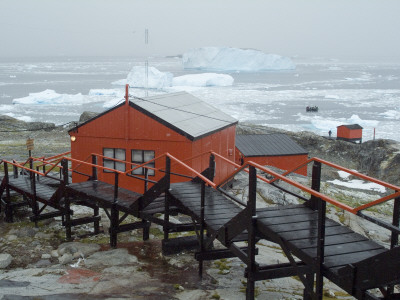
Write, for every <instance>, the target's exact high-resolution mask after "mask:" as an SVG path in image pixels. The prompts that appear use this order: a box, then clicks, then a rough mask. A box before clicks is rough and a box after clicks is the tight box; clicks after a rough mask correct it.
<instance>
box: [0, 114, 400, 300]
mask: <svg viewBox="0 0 400 300" xmlns="http://www.w3.org/2000/svg"><path fill="white" fill-rule="evenodd" d="M43 127H46V128H44V129H41V130H36V129H39V128H43ZM21 130H22V131H21ZM238 131H239V132H241V133H266V132H275V131H276V130H274V129H271V128H265V127H257V126H251V125H248V124H244V125H241V126H239V129H238ZM288 134H289V135H291V137H292V138H293V139H294V140H296V141H297V142H298V143H299V144H301V145H302V146H303V147H304V148H306V149H307V150H308V151H309V152H310V156H318V157H321V158H324V159H327V160H330V161H333V162H336V163H339V164H341V165H344V166H346V167H349V168H354V169H358V170H360V171H361V170H367V173H368V174H370V175H372V176H377V177H378V178H380V179H383V180H388V181H389V182H391V183H393V184H399V178H398V177H399V176H398V169H399V168H398V162H399V161H400V159H399V154H398V152H399V151H398V150H399V145H398V144H397V143H394V142H392V141H375V142H373V143H372V142H367V143H363V144H361V145H353V144H348V143H345V142H339V141H336V142H335V141H331V140H327V139H325V138H322V137H318V136H316V135H314V134H312V133H307V132H303V133H297V134H292V133H288ZM28 137H30V138H34V139H35V150H34V152H33V154H34V155H35V154H36V153H37V155H46V156H51V155H54V154H58V153H62V152H66V151H68V150H69V136H68V134H67V130H66V128H57V127H55V126H53V125H48V124H43V123H30V124H26V123H24V122H20V121H16V120H15V119H10V118H8V117H3V116H0V158H2V159H17V160H24V159H26V157H27V150H26V147H25V142H26V138H28ZM357 153H358V154H359V155H358V156H357ZM372 154H373V155H372ZM375 154H377V155H376V156H375ZM371 156H372V157H371ZM396 165H397V174H396V172H395V166H396ZM244 176H245V175H243V174H241V175H239V176H238V177H237V178H236V181H235V182H234V184H233V187H232V190H231V192H232V193H234V194H236V195H237V196H238V197H243V198H245V197H246V196H247V190H246V185H245V184H243V181H244ZM336 177H337V174H336V173H335V172H333V171H326V172H324V180H327V179H332V178H336ZM295 179H296V180H298V181H300V182H304V183H307V179H305V178H303V177H301V176H297V177H296V178H295ZM392 179H393V180H392ZM322 190H323V192H325V193H327V194H329V195H332V196H335V197H339V198H340V199H344V200H346V201H356V202H357V203H360V202H361V203H362V202H363V201H370V200H371V199H374V198H379V197H381V195H378V194H376V193H371V192H357V193H352V194H351V195H352V196H349V195H350V193H351V191H350V190H346V189H343V188H335V187H333V186H332V185H329V184H323V185H322ZM257 197H258V198H257V205H258V207H262V206H269V205H276V204H288V203H296V202H297V200H296V199H295V198H294V197H292V196H290V195H288V194H285V195H284V194H282V193H281V192H280V191H279V190H277V189H276V188H273V187H271V186H268V185H266V184H260V185H259V186H258V195H257ZM73 209H74V212H75V215H76V216H83V215H87V214H88V213H89V212H88V211H87V209H85V208H84V207H79V206H76V207H74V208H73ZM390 209H391V208H390V207H386V206H384V207H383V208H382V209H380V210H375V211H371V212H370V214H374V215H375V216H378V217H379V218H383V219H388V220H389V218H390V217H389V211H390ZM328 210H329V216H330V218H332V219H334V220H337V221H339V222H342V223H344V224H346V225H349V226H351V227H352V228H353V230H355V231H357V232H359V233H361V234H364V235H367V236H369V237H371V238H374V239H375V240H377V241H378V242H380V243H382V244H384V245H387V244H388V242H389V235H388V232H386V231H384V230H382V229H380V228H379V227H377V226H374V225H372V224H371V223H369V222H366V221H363V220H360V219H359V218H357V217H355V216H353V215H350V214H347V213H345V212H343V211H342V210H337V209H335V208H334V207H328ZM28 217H29V211H28V210H24V209H21V210H19V211H18V215H17V216H16V221H15V222H14V223H5V222H4V220H3V216H2V215H1V216H0V299H244V298H245V295H244V290H245V280H244V277H243V272H244V265H243V263H242V262H241V261H240V260H238V259H236V258H232V259H226V260H225V259H224V260H218V261H215V262H206V263H205V268H204V270H205V273H204V276H203V280H200V279H199V277H198V274H197V261H196V260H195V259H194V256H193V252H184V253H179V254H175V255H168V256H164V255H162V252H161V240H162V238H163V235H162V230H161V228H160V227H158V226H154V225H152V228H151V237H150V240H149V241H146V242H143V241H142V240H141V232H140V230H135V231H132V232H129V233H124V234H120V235H119V246H118V248H117V249H110V248H109V245H108V235H107V234H100V235H97V236H92V237H88V236H87V234H88V233H90V232H91V231H92V228H90V226H89V225H83V226H81V227H78V228H75V229H74V233H75V235H74V236H75V238H74V241H73V242H66V241H65V231H64V228H63V227H62V226H61V219H60V218H55V219H51V220H47V221H43V222H40V223H39V224H38V227H35V226H34V224H33V223H31V222H30V221H29V218H28ZM178 217H179V216H178ZM178 217H177V218H178ZM108 225H109V223H108V218H107V216H106V215H105V213H104V212H103V213H102V220H101V226H102V228H103V229H104V231H105V232H107V228H108ZM216 246H217V247H218V245H216ZM257 247H258V248H259V255H258V258H257V259H258V260H259V261H260V262H263V263H270V264H271V263H277V262H286V261H287V258H286V257H285V255H284V254H283V252H282V250H281V249H280V248H279V247H277V245H274V244H271V243H269V242H266V241H260V242H259V243H258V245H257ZM256 286H257V299H301V298H302V296H301V295H302V285H301V283H300V281H299V280H298V279H297V278H296V277H293V278H286V279H276V280H264V281H259V282H257V284H256ZM324 299H351V297H349V296H348V295H346V294H345V293H344V292H343V291H341V290H340V289H338V288H337V287H336V286H334V285H333V284H331V283H329V282H326V285H325V298H324Z"/></svg>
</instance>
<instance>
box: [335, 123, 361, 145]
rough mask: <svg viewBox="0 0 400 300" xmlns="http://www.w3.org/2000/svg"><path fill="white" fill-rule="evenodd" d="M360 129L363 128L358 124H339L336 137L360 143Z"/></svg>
mask: <svg viewBox="0 0 400 300" xmlns="http://www.w3.org/2000/svg"><path fill="white" fill-rule="evenodd" d="M362 130H363V128H362V127H361V126H360V125H358V124H352V125H340V126H338V127H337V134H336V136H337V138H336V139H338V140H344V141H348V142H353V143H360V144H361V142H362Z"/></svg>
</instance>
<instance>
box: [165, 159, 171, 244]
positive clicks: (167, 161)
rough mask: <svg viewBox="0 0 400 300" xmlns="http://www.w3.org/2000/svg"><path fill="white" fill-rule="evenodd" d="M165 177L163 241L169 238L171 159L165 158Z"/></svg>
mask: <svg viewBox="0 0 400 300" xmlns="http://www.w3.org/2000/svg"><path fill="white" fill-rule="evenodd" d="M165 176H167V177H166V178H167V192H166V193H165V201H164V206H165V208H164V210H165V211H164V228H163V231H164V240H165V241H167V240H168V238H169V226H168V223H169V196H168V190H169V188H170V183H171V159H170V158H169V157H168V156H167V157H166V158H165Z"/></svg>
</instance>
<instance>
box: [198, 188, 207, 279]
mask: <svg viewBox="0 0 400 300" xmlns="http://www.w3.org/2000/svg"><path fill="white" fill-rule="evenodd" d="M205 199H206V184H205V182H204V181H202V182H201V196H200V253H203V252H204V204H205ZM199 276H200V278H202V277H203V259H202V258H200V259H199Z"/></svg>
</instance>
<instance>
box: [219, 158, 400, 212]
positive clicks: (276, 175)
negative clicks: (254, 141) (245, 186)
mask: <svg viewBox="0 0 400 300" xmlns="http://www.w3.org/2000/svg"><path fill="white" fill-rule="evenodd" d="M212 154H214V155H216V156H218V157H220V158H221V159H223V160H225V161H226V162H228V163H230V164H231V165H233V166H235V167H237V168H238V169H237V170H235V172H233V173H232V174H230V175H229V176H227V177H226V178H224V179H223V180H221V181H220V183H219V184H218V186H220V185H221V184H223V183H225V182H226V181H228V180H229V179H230V178H232V177H233V176H235V175H236V174H237V173H239V172H240V171H242V170H244V171H246V172H248V170H247V169H246V167H245V166H246V165H244V166H239V165H238V164H236V163H234V162H232V161H231V160H229V159H227V158H225V157H223V156H221V155H220V154H218V153H215V152H212ZM314 161H317V162H320V163H322V164H324V165H327V166H330V167H332V168H335V169H338V170H341V171H345V172H347V173H349V174H352V175H354V176H357V177H359V178H362V179H364V180H368V181H371V182H374V183H377V184H380V185H382V186H384V187H386V188H389V189H392V190H394V191H396V192H395V193H393V194H391V195H388V196H385V197H382V198H379V199H377V200H375V201H372V202H369V203H366V204H363V205H360V206H358V207H355V208H353V207H350V206H348V205H346V204H343V203H341V202H339V201H337V200H335V199H332V198H331V197H328V196H326V195H324V194H322V193H320V192H317V191H315V190H313V189H311V188H309V187H306V186H304V185H302V184H300V183H298V182H296V181H294V180H291V179H289V178H287V177H286V175H288V174H290V173H292V172H294V171H295V170H297V169H299V168H301V167H304V166H306V165H308V164H309V163H311V162H314ZM247 165H253V166H254V167H256V168H258V169H260V170H261V171H264V172H265V173H268V174H270V175H272V176H274V178H273V179H271V180H268V179H266V178H264V177H261V176H259V175H257V177H258V178H259V179H261V180H263V181H264V182H266V183H269V184H271V183H273V182H274V181H276V180H278V179H281V180H282V181H285V182H287V183H289V184H291V185H293V186H295V187H297V188H299V189H300V190H302V191H305V192H307V193H309V194H311V195H314V196H315V197H318V198H321V199H322V200H324V201H326V202H329V203H331V204H333V205H335V206H337V207H339V208H342V209H344V210H346V211H349V212H351V213H353V214H357V212H359V211H361V210H364V209H367V208H370V207H372V206H375V205H378V204H380V203H383V202H386V201H389V200H391V199H394V198H397V197H399V196H400V187H398V186H396V185H393V184H390V183H387V182H384V181H381V180H379V179H376V178H373V177H370V176H367V175H364V174H361V173H359V172H357V171H353V170H350V169H347V168H344V167H342V166H339V165H336V164H334V163H331V162H328V161H326V160H323V159H320V158H317V157H313V158H310V159H308V160H307V161H306V162H304V163H302V164H300V165H298V166H296V167H295V168H293V169H291V170H288V171H286V172H284V173H282V174H279V173H276V172H274V171H272V170H270V169H268V168H265V167H263V166H261V165H259V164H256V163H254V162H252V161H249V162H248V164H247Z"/></svg>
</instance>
